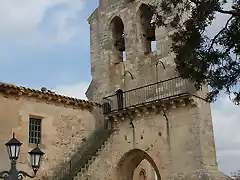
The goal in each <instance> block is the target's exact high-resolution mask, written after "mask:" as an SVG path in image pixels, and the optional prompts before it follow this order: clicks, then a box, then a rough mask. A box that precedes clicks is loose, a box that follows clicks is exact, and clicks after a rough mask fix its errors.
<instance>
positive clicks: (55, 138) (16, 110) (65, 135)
mask: <svg viewBox="0 0 240 180" xmlns="http://www.w3.org/2000/svg"><path fill="white" fill-rule="evenodd" d="M0 102H1V103H0V170H6V169H8V168H9V160H8V156H7V151H6V147H5V145H4V144H5V143H6V141H8V140H10V139H11V137H12V133H13V132H15V135H16V138H17V139H18V140H19V141H21V142H22V143H23V145H22V147H21V151H20V157H19V161H18V168H19V169H21V170H24V171H27V172H32V169H31V168H30V167H29V155H28V152H29V151H30V150H32V148H33V147H35V144H29V143H28V137H29V135H28V129H29V117H40V118H42V127H41V128H42V134H41V144H40V148H41V150H43V151H44V152H45V153H46V154H45V156H44V161H43V163H42V166H41V169H40V170H39V172H38V177H39V178H40V177H42V176H47V175H50V174H51V173H52V171H54V170H56V168H58V166H59V165H60V164H61V163H62V162H63V161H64V160H65V161H66V160H68V159H69V157H70V156H71V154H72V153H74V150H75V148H76V147H77V146H79V144H80V143H81V142H82V139H83V138H85V137H87V136H88V135H89V134H90V133H91V132H92V131H93V130H94V129H95V125H96V124H99V123H100V122H98V119H95V117H94V115H93V114H92V112H94V111H95V113H96V112H98V111H99V110H97V109H95V110H93V111H92V112H89V111H88V110H84V109H83V110H81V109H77V108H76V109H74V108H73V107H71V106H69V107H67V106H64V105H61V104H58V105H57V104H51V103H49V104H47V103H46V102H44V101H37V100H36V99H31V98H29V99H26V98H25V97H20V99H18V100H17V99H16V98H14V97H4V96H3V95H2V94H0ZM98 117H100V116H98Z"/></svg>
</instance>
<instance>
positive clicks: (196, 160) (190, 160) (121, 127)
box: [84, 100, 225, 180]
mask: <svg viewBox="0 0 240 180" xmlns="http://www.w3.org/2000/svg"><path fill="white" fill-rule="evenodd" d="M201 106H204V107H205V108H203V111H204V109H205V110H206V108H208V104H207V103H201V102H197V100H196V104H195V105H188V106H185V107H178V108H175V109H168V110H167V117H168V121H169V122H168V124H169V131H168V127H167V126H168V125H167V120H166V118H165V117H164V116H163V114H162V112H160V113H159V112H156V111H154V112H152V111H151V112H149V113H146V112H144V113H140V114H139V115H138V116H137V115H136V116H134V121H133V124H134V129H133V128H132V127H131V125H129V118H128V116H126V117H125V118H124V119H123V118H119V119H115V120H116V123H115V126H114V127H115V128H116V130H117V132H115V134H113V135H112V136H111V138H110V139H109V141H108V143H107V145H106V146H105V148H104V149H103V150H102V151H101V152H100V154H99V156H98V157H97V158H96V160H95V161H94V162H93V164H92V165H91V166H90V167H89V169H88V171H87V172H86V173H85V174H84V175H85V177H90V178H91V179H94V180H100V179H106V180H112V179H118V178H119V177H121V176H119V174H121V175H124V173H126V174H128V173H130V172H131V168H132V167H131V166H134V163H138V164H135V165H137V166H136V167H133V170H134V169H135V168H137V169H139V168H138V165H139V163H140V162H141V160H143V159H146V160H147V161H148V162H149V163H151V161H153V162H154V163H155V164H156V168H157V170H159V173H160V175H161V178H162V179H168V178H170V177H172V176H173V175H177V176H178V175H180V174H187V175H188V176H189V175H190V176H191V174H194V173H195V171H196V170H200V169H206V170H207V171H208V170H209V171H212V172H213V173H212V175H213V176H214V173H219V172H218V171H217V170H216V156H215V145H214V138H213V132H212V125H211V124H210V123H207V122H209V121H210V120H209V119H207V118H206V116H205V117H204V116H202V115H201V113H202V114H207V112H203V111H201V112H200V108H199V107H201ZM116 118H117V117H116ZM206 123H207V124H206ZM204 124H205V125H204ZM206 125H207V129H206ZM203 129H205V130H203ZM133 149H137V150H139V151H141V152H144V153H147V154H148V155H149V159H148V157H147V156H145V157H143V156H142V155H141V154H139V155H138V152H136V153H133V155H131V154H130V155H127V156H126V154H128V152H129V151H132V150H133ZM125 156H126V159H128V160H126V162H125V163H124V162H123V163H122V159H123V157H125ZM120 162H121V163H120ZM120 164H121V166H122V167H123V169H124V166H125V168H126V170H125V171H124V170H123V171H121V170H119V169H120ZM151 165H152V166H153V165H154V164H151ZM140 166H141V164H140ZM140 168H141V167H140ZM145 168H146V167H145ZM146 170H147V168H146ZM102 172H105V173H102ZM222 177H225V176H224V175H222Z"/></svg>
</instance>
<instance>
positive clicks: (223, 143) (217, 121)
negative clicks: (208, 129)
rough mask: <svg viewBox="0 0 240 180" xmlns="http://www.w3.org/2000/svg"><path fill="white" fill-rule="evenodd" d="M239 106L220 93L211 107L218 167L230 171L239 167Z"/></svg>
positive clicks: (226, 171)
mask: <svg viewBox="0 0 240 180" xmlns="http://www.w3.org/2000/svg"><path fill="white" fill-rule="evenodd" d="M239 110H240V107H239V106H236V105H234V104H233V103H232V102H231V101H230V100H229V98H228V96H226V95H221V96H220V98H219V100H218V102H216V103H215V104H214V105H213V107H212V117H213V125H214V135H215V143H216V149H217V158H218V164H219V169H221V170H222V171H224V172H225V173H228V174H229V173H230V172H233V171H237V170H239V169H240V167H239V161H240V131H239V126H240V113H239Z"/></svg>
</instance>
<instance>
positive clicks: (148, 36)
mask: <svg viewBox="0 0 240 180" xmlns="http://www.w3.org/2000/svg"><path fill="white" fill-rule="evenodd" d="M155 30H156V15H155V14H154V15H153V16H152V19H151V22H150V26H149V27H148V29H147V32H146V34H144V35H143V36H144V37H146V39H147V40H148V41H156V36H155Z"/></svg>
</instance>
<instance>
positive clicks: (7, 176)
mask: <svg viewBox="0 0 240 180" xmlns="http://www.w3.org/2000/svg"><path fill="white" fill-rule="evenodd" d="M5 145H6V146H7V151H8V156H9V159H10V160H11V169H10V170H9V171H2V172H0V179H4V180H22V179H23V177H29V178H34V177H36V173H37V171H38V169H39V167H40V163H41V160H42V156H43V155H44V152H42V151H41V150H40V149H39V148H38V145H37V147H35V148H34V149H33V150H32V151H31V152H29V154H30V156H31V165H32V169H33V172H34V175H30V174H28V173H26V172H24V171H18V170H17V168H16V164H17V160H18V157H19V152H20V147H21V145H22V143H21V142H19V141H18V140H17V139H16V138H15V136H14V133H13V138H12V139H11V140H10V141H8V142H7V143H6V144H5Z"/></svg>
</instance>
